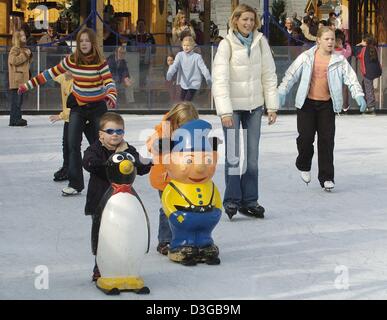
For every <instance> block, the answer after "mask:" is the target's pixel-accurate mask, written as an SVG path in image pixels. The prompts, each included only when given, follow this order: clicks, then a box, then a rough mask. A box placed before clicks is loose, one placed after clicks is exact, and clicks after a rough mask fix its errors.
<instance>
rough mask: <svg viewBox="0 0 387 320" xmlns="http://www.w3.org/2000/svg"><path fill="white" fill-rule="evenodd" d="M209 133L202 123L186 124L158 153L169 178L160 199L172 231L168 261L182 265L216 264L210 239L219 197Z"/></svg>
mask: <svg viewBox="0 0 387 320" xmlns="http://www.w3.org/2000/svg"><path fill="white" fill-rule="evenodd" d="M211 129H212V126H211V124H210V123H208V122H207V121H204V120H193V121H190V122H187V123H186V124H184V125H183V126H181V127H180V128H179V129H177V130H176V131H174V133H173V135H172V137H171V141H168V142H170V148H167V150H162V153H163V164H164V165H165V167H166V169H167V171H168V175H169V176H170V177H171V181H170V183H169V184H168V185H167V186H166V188H165V189H164V192H163V195H162V199H161V200H162V205H163V209H164V212H165V214H166V216H167V217H168V221H169V224H170V226H171V231H172V241H171V244H170V249H169V252H168V257H169V258H170V259H171V260H172V261H175V262H179V263H181V264H183V265H196V264H197V262H204V263H207V264H210V265H216V264H219V263H220V259H219V257H218V255H219V249H218V247H217V246H216V245H215V244H214V241H213V239H212V236H211V232H212V230H213V229H214V228H215V226H216V225H217V223H218V222H219V220H220V216H221V213H222V211H221V207H222V201H221V198H220V194H219V191H218V189H217V187H216V186H215V184H214V183H213V182H212V177H213V176H214V173H215V169H216V164H217V145H218V139H217V138H209V137H208V133H209V131H210V130H211ZM163 147H164V148H165V141H163Z"/></svg>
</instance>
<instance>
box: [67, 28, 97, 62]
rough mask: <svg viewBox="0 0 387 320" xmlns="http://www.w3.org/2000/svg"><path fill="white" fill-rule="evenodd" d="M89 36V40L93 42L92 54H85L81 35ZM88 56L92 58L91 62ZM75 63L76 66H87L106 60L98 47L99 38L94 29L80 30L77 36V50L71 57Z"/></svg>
mask: <svg viewBox="0 0 387 320" xmlns="http://www.w3.org/2000/svg"><path fill="white" fill-rule="evenodd" d="M85 33H86V34H87V35H88V37H89V40H90V42H91V52H90V54H86V55H85V54H83V53H82V51H81V35H82V34H85ZM86 56H92V59H91V61H90V60H88V59H87V58H86ZM71 57H72V60H73V62H74V63H75V64H76V65H78V66H79V65H87V64H100V63H102V62H103V61H104V60H105V59H104V57H103V54H102V53H101V51H100V50H99V48H98V45H97V37H96V34H95V32H94V30H93V29H90V28H84V29H82V30H80V31H79V32H78V34H77V49H76V50H75V53H74V54H73V55H72V56H71Z"/></svg>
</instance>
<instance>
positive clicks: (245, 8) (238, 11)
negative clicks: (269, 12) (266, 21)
mask: <svg viewBox="0 0 387 320" xmlns="http://www.w3.org/2000/svg"><path fill="white" fill-rule="evenodd" d="M245 12H251V13H253V14H254V19H255V21H254V28H253V29H254V30H256V29H258V28H260V27H261V23H260V21H259V19H258V15H257V12H256V11H255V10H254V9H253V8H252V7H250V6H249V5H247V4H240V5H238V6H237V7H236V8H235V9H234V11H233V13H232V14H231V17H230V20H229V26H230V27H232V28H233V29H234V30H238V27H237V21H238V19H239V18H240V17H241V15H242V14H243V13H245Z"/></svg>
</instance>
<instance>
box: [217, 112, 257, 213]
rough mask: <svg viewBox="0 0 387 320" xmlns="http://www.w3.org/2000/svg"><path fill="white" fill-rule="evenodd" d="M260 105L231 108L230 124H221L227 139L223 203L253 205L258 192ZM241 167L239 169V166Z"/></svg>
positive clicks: (226, 204)
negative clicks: (226, 125) (241, 131)
mask: <svg viewBox="0 0 387 320" xmlns="http://www.w3.org/2000/svg"><path fill="white" fill-rule="evenodd" d="M262 112H263V110H262V107H258V108H256V109H254V110H251V111H234V113H233V115H232V118H233V122H234V126H233V127H232V128H225V127H223V132H224V136H225V143H226V160H225V161H226V163H225V180H226V190H225V192H224V198H223V206H224V207H227V206H228V205H231V204H232V205H235V206H238V207H239V206H246V207H255V206H256V205H257V201H258V198H259V192H258V155H259V139H260V136H261V119H262ZM241 126H242V128H243V129H244V131H243V140H244V141H243V144H244V146H245V147H244V163H241V161H240V150H239V148H240V145H241V139H242V137H240V132H239V129H240V127H241ZM241 169H242V170H241Z"/></svg>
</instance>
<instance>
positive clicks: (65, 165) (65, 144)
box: [62, 121, 70, 169]
mask: <svg viewBox="0 0 387 320" xmlns="http://www.w3.org/2000/svg"><path fill="white" fill-rule="evenodd" d="M68 137H69V123H68V122H67V121H65V122H64V125H63V138H62V151H63V165H62V167H63V168H66V169H67V168H68V167H69V157H70V151H69V139H68Z"/></svg>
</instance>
